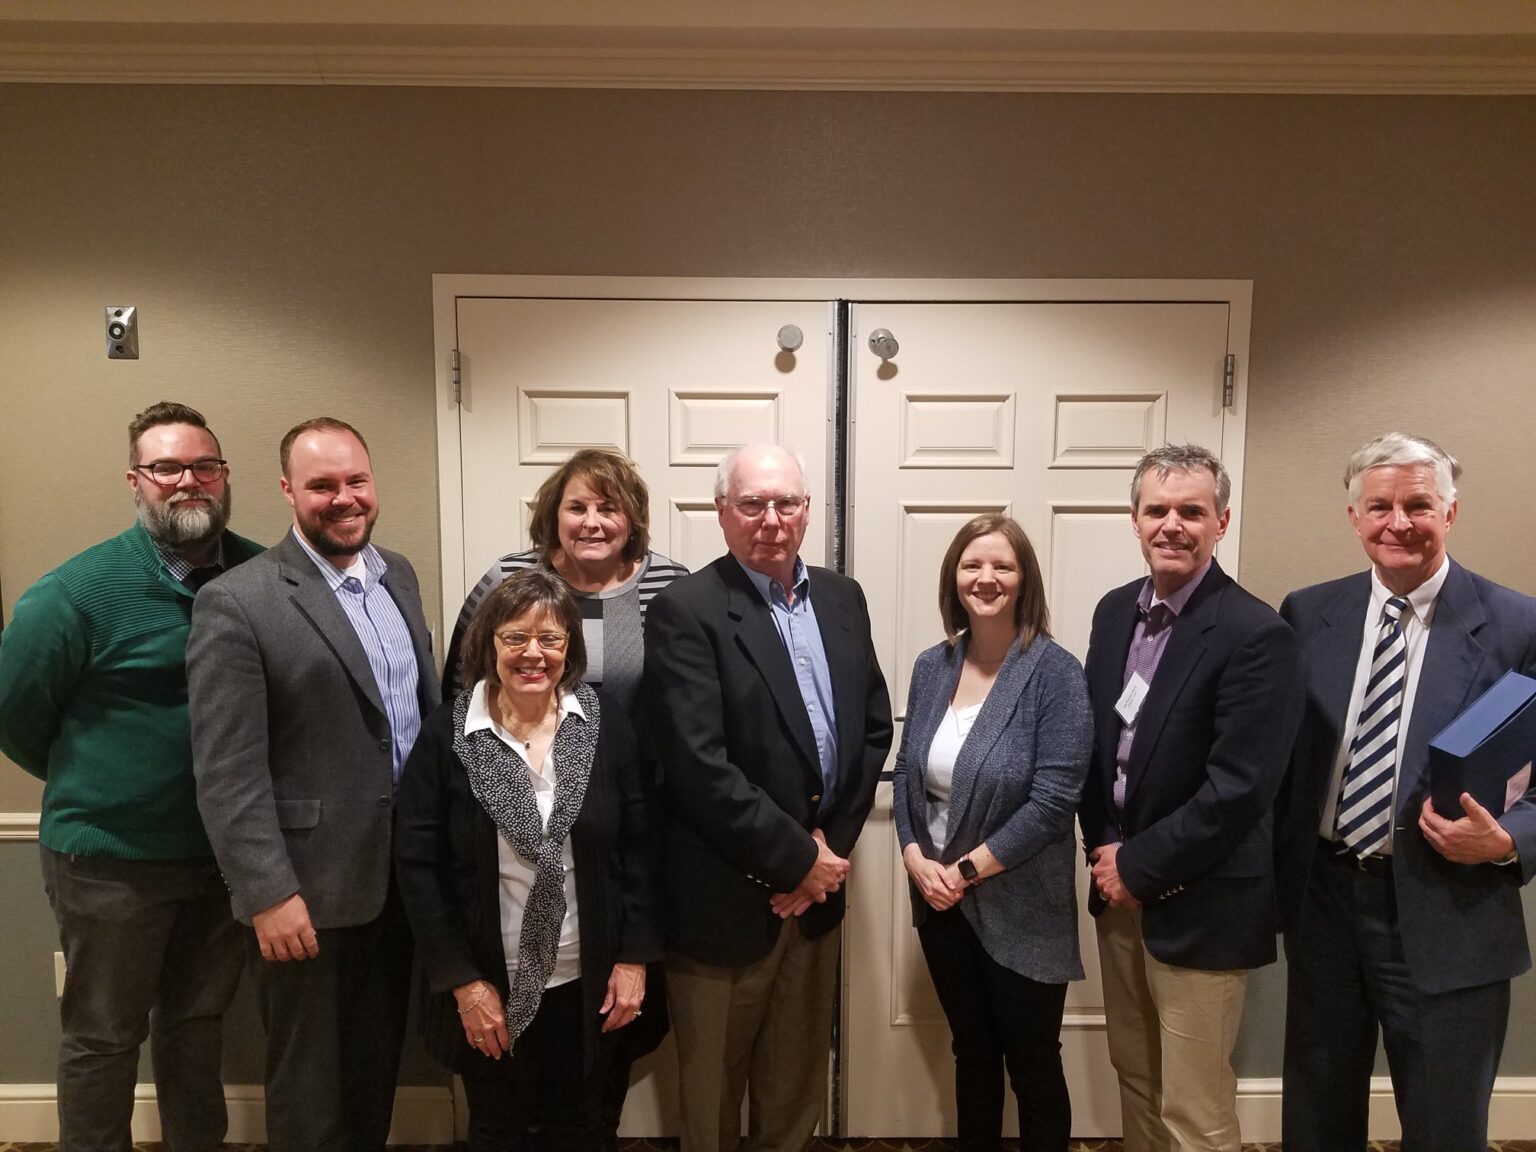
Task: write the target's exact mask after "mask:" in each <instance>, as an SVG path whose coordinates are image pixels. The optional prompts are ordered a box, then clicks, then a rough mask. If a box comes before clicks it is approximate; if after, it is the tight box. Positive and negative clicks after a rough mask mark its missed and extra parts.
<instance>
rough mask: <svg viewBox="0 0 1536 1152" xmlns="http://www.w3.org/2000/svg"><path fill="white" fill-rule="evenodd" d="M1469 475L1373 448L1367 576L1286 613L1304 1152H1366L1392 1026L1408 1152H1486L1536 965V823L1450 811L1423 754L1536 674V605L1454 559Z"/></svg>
mask: <svg viewBox="0 0 1536 1152" xmlns="http://www.w3.org/2000/svg"><path fill="white" fill-rule="evenodd" d="M1459 474H1460V467H1459V466H1458V465H1457V463H1456V461H1455V460H1453V459H1452V458H1451V457H1450V456H1449V455H1448V454H1447V453H1446V452H1445V451H1444V450H1443V449H1441V448H1440V447H1439V446H1438V445H1437V444H1434V443H1432V442H1431V441H1428V440H1424V439H1421V438H1420V437H1417V436H1409V435H1405V434H1403V433H1398V432H1393V433H1388V434H1387V435H1384V436H1379V437H1377V438H1376V439H1374V440H1371V441H1370V442H1369V443H1367V444H1365V445H1363V446H1362V447H1361V448H1359V449H1358V450H1357V451H1356V452H1355V453H1354V455H1353V456H1352V457H1350V461H1349V466H1348V469H1347V470H1346V472H1345V477H1344V480H1345V485H1346V486H1347V488H1348V490H1349V519H1350V523H1351V524H1352V525H1353V526H1354V529H1355V532H1356V533H1357V534H1358V535H1359V537H1360V542H1361V544H1362V545H1363V546H1364V548H1365V554H1366V556H1367V557H1368V558H1369V559H1370V561H1371V568H1370V571H1368V572H1360V573H1357V574H1356V575H1354V576H1347V577H1345V578H1344V579H1342V580H1333V581H1330V582H1329V583H1326V584H1318V585H1316V586H1314V587H1311V588H1304V589H1302V590H1301V591H1299V592H1294V593H1292V594H1291V595H1290V596H1288V597H1287V598H1286V600H1285V603H1284V604H1283V605H1282V606H1281V615H1282V616H1284V617H1285V619H1286V620H1287V621H1289V623H1290V624H1291V626H1292V627H1293V628H1294V629H1295V631H1296V635H1297V637H1298V639H1299V640H1300V641H1301V647H1302V661H1303V667H1304V670H1305V675H1306V686H1307V707H1306V717H1305V720H1304V722H1303V726H1302V731H1301V735H1300V737H1299V738H1298V739H1297V742H1296V749H1295V753H1294V755H1293V758H1292V767H1291V789H1292V801H1293V807H1292V816H1291V819H1290V820H1289V822H1288V823H1289V834H1288V837H1287V839H1288V844H1287V849H1286V851H1285V852H1284V853H1283V859H1282V864H1283V866H1284V875H1285V883H1284V886H1283V889H1284V890H1283V896H1284V900H1283V914H1284V919H1285V923H1286V926H1287V927H1286V935H1285V951H1286V959H1287V961H1288V965H1289V967H1288V973H1287V979H1288V996H1287V1003H1286V1040H1285V1100H1284V1106H1283V1110H1282V1113H1283V1114H1282V1123H1283V1129H1284V1137H1285V1146H1286V1148H1287V1149H1291V1150H1294V1152H1347V1150H1348V1149H1363V1148H1364V1147H1365V1145H1366V1106H1367V1103H1368V1098H1369V1094H1370V1077H1371V1066H1372V1063H1373V1060H1374V1058H1375V1054H1376V1037H1377V1030H1378V1028H1379V1029H1380V1031H1381V1033H1382V1034H1383V1036H1384V1039H1385V1043H1386V1051H1387V1063H1388V1066H1389V1067H1390V1069H1391V1074H1392V1086H1393V1092H1394V1095H1395V1096H1396V1099H1397V1110H1398V1116H1399V1117H1400V1119H1401V1121H1402V1128H1403V1147H1404V1149H1405V1150H1406V1152H1424V1150H1428V1152H1462V1150H1468V1152H1470V1150H1472V1149H1477V1150H1478V1152H1482V1150H1483V1149H1485V1148H1487V1146H1488V1101H1489V1097H1490V1095H1491V1094H1492V1090H1493V1078H1494V1074H1495V1072H1496V1071H1497V1069H1498V1063H1499V1054H1500V1051H1501V1050H1502V1048H1503V1043H1504V1031H1505V1027H1506V1024H1507V1021H1508V1017H1509V981H1510V978H1511V977H1513V976H1516V975H1518V974H1519V973H1521V972H1524V971H1525V970H1526V969H1527V968H1529V967H1530V966H1531V959H1530V950H1529V948H1528V946H1527V944H1526V936H1525V922H1524V919H1523V916H1522V913H1521V907H1520V886H1521V885H1522V884H1524V883H1525V882H1526V881H1528V880H1529V879H1530V878H1531V874H1532V871H1533V869H1536V804H1533V803H1532V793H1530V792H1527V793H1526V794H1525V795H1524V796H1522V797H1518V798H1516V800H1515V802H1514V803H1513V804H1512V805H1511V806H1510V807H1509V808H1508V810H1507V811H1505V812H1504V814H1503V815H1501V816H1500V817H1498V818H1497V819H1495V818H1494V817H1493V816H1492V815H1491V814H1490V813H1489V812H1488V811H1487V810H1486V809H1484V808H1482V807H1480V806H1479V805H1478V804H1477V803H1476V802H1475V801H1474V800H1473V799H1472V798H1471V797H1470V796H1466V795H1464V796H1462V797H1461V806H1462V811H1456V812H1437V811H1436V810H1435V809H1434V806H1433V805H1432V804H1431V803H1430V800H1429V798H1428V796H1429V742H1430V741H1431V740H1432V739H1433V738H1434V737H1435V735H1436V734H1437V733H1438V732H1439V731H1440V730H1441V729H1442V728H1444V727H1445V726H1446V724H1448V723H1449V722H1450V721H1451V720H1453V719H1454V718H1455V717H1456V716H1457V714H1458V713H1460V712H1461V711H1462V710H1463V709H1464V708H1466V707H1467V705H1469V704H1471V703H1472V702H1473V701H1474V700H1476V699H1477V697H1478V696H1479V695H1481V694H1482V693H1483V692H1484V691H1485V690H1486V689H1487V688H1488V687H1490V686H1491V685H1492V684H1493V683H1494V681H1496V680H1497V679H1499V677H1501V676H1502V675H1503V674H1504V673H1505V672H1507V671H1508V670H1510V669H1512V668H1513V669H1518V670H1520V671H1522V672H1525V673H1527V674H1529V673H1531V672H1533V671H1536V600H1533V599H1531V598H1530V597H1528V596H1523V595H1521V594H1520V593H1518V592H1514V591H1511V590H1510V589H1508V588H1504V587H1501V586H1499V585H1498V584H1495V583H1493V582H1492V581H1490V580H1485V579H1483V578H1482V577H1481V576H1478V575H1476V574H1474V573H1472V572H1469V571H1467V570H1466V569H1465V568H1463V567H1461V565H1459V564H1457V563H1456V562H1455V561H1454V560H1452V559H1451V558H1450V556H1449V555H1448V554H1447V553H1446V538H1447V537H1448V536H1449V534H1450V531H1451V526H1452V525H1453V524H1454V523H1455V522H1456V507H1457V506H1456V479H1457V477H1458V475H1459Z"/></svg>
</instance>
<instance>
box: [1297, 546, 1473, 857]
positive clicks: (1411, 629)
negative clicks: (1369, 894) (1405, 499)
mask: <svg viewBox="0 0 1536 1152" xmlns="http://www.w3.org/2000/svg"><path fill="white" fill-rule="evenodd" d="M1450 571H1451V560H1450V557H1449V556H1447V557H1445V558H1443V559H1442V560H1441V561H1440V567H1439V568H1438V569H1437V570H1436V572H1435V574H1434V575H1433V576H1431V577H1430V578H1429V579H1428V580H1426V581H1424V583H1422V584H1420V585H1419V586H1418V587H1417V588H1415V589H1414V590H1413V591H1412V592H1410V593H1408V595H1407V596H1405V597H1404V599H1405V600H1407V601H1408V608H1407V610H1406V611H1405V612H1404V613H1403V642H1404V644H1405V645H1406V646H1407V655H1406V659H1405V661H1404V666H1403V710H1402V719H1401V720H1400V721H1399V723H1398V729H1397V748H1396V750H1395V751H1394V752H1393V763H1392V812H1393V823H1392V825H1391V827H1389V828H1388V831H1387V843H1386V845H1385V847H1383V848H1382V849H1381V850H1380V854H1381V855H1383V856H1386V855H1390V854H1391V852H1392V836H1393V835H1394V834H1395V833H1396V831H1397V824H1396V821H1397V779H1398V774H1399V772H1400V771H1401V770H1402V764H1403V741H1404V740H1405V739H1406V738H1407V736H1408V724H1409V721H1410V720H1412V718H1413V698H1414V696H1415V694H1417V692H1418V688H1419V672H1420V670H1421V669H1422V668H1423V667H1424V650H1425V648H1427V647H1428V646H1429V630H1430V628H1431V627H1433V626H1434V620H1435V601H1436V600H1437V599H1438V598H1439V596H1440V589H1441V588H1442V587H1444V586H1445V578H1446V576H1447V575H1448V574H1449V573H1450ZM1395 595H1396V593H1394V592H1392V591H1390V590H1389V589H1388V588H1387V586H1386V585H1385V584H1383V583H1382V582H1381V577H1380V576H1378V575H1377V574H1376V570H1375V569H1374V568H1372V569H1371V602H1370V604H1369V605H1368V606H1367V608H1366V610H1365V626H1364V628H1363V630H1362V632H1361V639H1360V658H1359V660H1357V661H1356V662H1355V686H1354V688H1353V689H1352V690H1351V691H1350V693H1349V711H1347V712H1346V713H1345V714H1344V715H1345V727H1344V739H1343V740H1341V741H1340V742H1339V749H1338V753H1337V754H1336V755H1335V756H1334V760H1333V776H1332V782H1331V784H1330V785H1329V788H1328V798H1327V803H1326V804H1325V805H1324V806H1323V820H1322V823H1321V824H1319V825H1318V829H1317V830H1318V833H1319V834H1320V835H1321V836H1322V837H1323V838H1324V839H1327V840H1338V838H1339V830H1338V828H1337V827H1336V826H1335V825H1336V823H1337V820H1338V810H1339V789H1340V788H1341V787H1342V786H1343V783H1344V771H1345V769H1347V768H1348V767H1349V746H1350V745H1351V744H1353V743H1354V742H1355V727H1356V725H1357V723H1358V721H1359V719H1360V705H1361V703H1362V702H1363V701H1364V700H1365V686H1366V684H1367V683H1368V682H1369V681H1370V678H1371V657H1372V655H1373V654H1374V653H1375V651H1376V642H1377V640H1378V639H1380V637H1381V620H1382V611H1383V609H1384V608H1385V606H1386V603H1387V601H1388V600H1390V599H1391V598H1392V597H1393V596H1395Z"/></svg>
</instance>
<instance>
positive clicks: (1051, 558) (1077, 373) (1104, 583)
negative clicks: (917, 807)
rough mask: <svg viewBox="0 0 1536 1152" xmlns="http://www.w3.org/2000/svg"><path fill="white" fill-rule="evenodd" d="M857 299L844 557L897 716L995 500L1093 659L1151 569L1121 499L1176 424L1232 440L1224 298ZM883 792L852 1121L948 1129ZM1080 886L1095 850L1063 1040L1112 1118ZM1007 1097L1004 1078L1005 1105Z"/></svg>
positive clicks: (949, 1074)
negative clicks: (878, 339) (964, 553)
mask: <svg viewBox="0 0 1536 1152" xmlns="http://www.w3.org/2000/svg"><path fill="white" fill-rule="evenodd" d="M852 312H853V327H854V331H853V333H852V336H851V338H852V343H853V347H854V348H855V349H856V350H857V354H856V358H855V363H854V368H853V385H852V387H853V421H854V427H853V434H852V437H851V443H852V445H853V459H852V471H851V474H852V499H851V504H852V508H851V512H850V538H849V548H848V556H849V560H850V566H849V571H850V574H851V575H853V576H854V577H855V578H856V579H858V580H859V581H860V583H861V584H863V586H864V590H865V592H866V594H867V596H868V599H869V605H870V614H871V617H872V620H873V624H874V635H875V645H876V649H877V651H878V654H879V657H880V665H881V667H882V668H884V669H885V670H886V672H887V675H888V677H889V679H890V682H891V692H892V696H893V699H894V703H895V707H896V713H897V717H898V719H900V718H901V717H902V716H903V715H904V714H905V711H906V704H907V678H908V676H909V675H910V672H911V668H912V664H913V661H914V660H915V659H916V657H917V654H918V653H919V652H921V651H922V650H923V649H924V648H926V647H928V646H930V645H932V644H934V643H937V642H938V641H939V640H941V639H942V638H943V630H942V627H941V626H940V623H939V617H938V607H937V592H938V586H937V578H938V571H939V566H940V563H941V561H942V559H943V556H944V553H945V551H946V550H947V548H948V546H949V541H950V539H951V538H952V537H953V536H954V533H955V531H956V530H957V529H958V528H959V527H960V525H962V524H964V523H965V522H966V521H967V520H969V519H970V518H971V517H972V516H974V515H977V514H978V513H981V512H993V511H998V510H1005V511H1008V512H1010V513H1011V514H1012V515H1013V516H1014V518H1015V519H1017V520H1018V521H1019V523H1020V524H1021V525H1023V527H1024V530H1025V531H1026V532H1027V533H1028V534H1029V537H1030V540H1031V541H1032V542H1033V544H1034V546H1035V549H1036V551H1037V552H1038V554H1039V558H1040V564H1041V568H1042V570H1043V571H1044V573H1045V578H1046V592H1047V595H1048V597H1049V601H1050V606H1051V621H1052V630H1053V633H1054V635H1055V636H1056V638H1057V639H1058V641H1059V642H1060V643H1061V644H1062V645H1063V646H1064V647H1066V648H1067V649H1069V650H1070V651H1072V652H1073V653H1074V654H1075V655H1076V656H1077V657H1078V658H1079V659H1082V658H1083V656H1084V655H1085V654H1086V650H1087V644H1088V630H1089V624H1090V622H1091V619H1092V613H1093V608H1094V606H1095V605H1096V604H1097V603H1098V600H1099V597H1100V596H1102V595H1103V593H1104V592H1105V591H1107V590H1108V589H1110V588H1111V587H1114V586H1115V585H1117V584H1120V583H1124V582H1125V581H1127V580H1131V579H1134V578H1135V577H1136V576H1138V575H1140V574H1141V573H1142V572H1143V571H1144V569H1143V566H1142V561H1141V556H1140V552H1139V550H1138V548H1137V546H1136V544H1135V541H1134V538H1133V536H1132V533H1131V524H1130V520H1129V510H1128V505H1129V494H1128V488H1129V482H1130V475H1131V468H1132V467H1133V466H1134V464H1135V462H1136V461H1137V459H1139V458H1140V457H1141V455H1142V454H1143V453H1144V452H1146V451H1147V450H1148V449H1150V448H1154V447H1157V446H1159V445H1161V444H1163V443H1165V442H1167V441H1185V440H1188V441H1193V442H1196V443H1201V444H1204V445H1206V446H1207V447H1210V448H1212V449H1213V450H1215V451H1217V452H1219V451H1220V450H1221V445H1222V432H1223V412H1222V408H1221V379H1222V367H1223V359H1224V357H1225V355H1226V352H1227V328H1228V307H1227V305H1226V304H1220V303H1218V304H1210V303H1205V304H1142V303H1134V304H1113V303H1105V304H1095V303H1071V304H1065V303H1062V304H1058V303H1041V304H860V305H857V306H855V307H854V308H853V310H852ZM878 328H885V329H888V330H889V331H890V332H891V333H892V335H894V336H895V338H896V340H897V341H898V343H899V345H900V351H899V352H898V354H897V356H896V358H895V359H893V360H890V361H881V360H880V359H879V358H878V357H876V356H875V355H874V354H873V353H872V352H871V351H870V350H869V349H868V347H867V345H866V341H867V340H868V335H869V333H870V332H872V331H874V330H875V329H878ZM893 561H894V562H893ZM890 792H891V789H890V785H889V784H882V785H881V787H880V792H879V795H878V798H877V800H876V808H875V812H874V814H873V815H872V816H871V818H870V823H869V824H868V826H866V828H865V831H864V835H863V836H862V838H861V839H860V841H859V846H858V848H857V850H856V853H855V867H854V871H853V877H852V880H851V882H850V888H849V922H848V930H847V932H846V934H845V941H844V971H845V974H846V981H845V992H844V1002H845V1005H846V1009H845V1011H846V1024H847V1030H846V1036H847V1040H846V1049H845V1059H844V1063H843V1096H844V1099H845V1101H846V1106H847V1134H848V1135H851V1136H932V1135H935V1134H940V1133H942V1134H946V1135H953V1133H954V1119H953V1118H954V1093H953V1058H952V1057H951V1055H950V1051H949V1032H948V1027H947V1025H946V1024H945V1021H944V1017H943V1013H942V1012H941V1011H940V1009H939V1005H938V1001H937V998H936V997H935V996H934V993H933V988H932V984H931V982H930V980H929V977H928V972H927V968H926V965H925V964H924V961H923V958H922V953H921V950H920V949H919V947H918V944H917V936H916V933H915V932H914V931H913V930H912V928H911V911H910V907H909V904H908V900H907V883H906V873H905V870H904V869H903V868H902V866H901V863H900V860H899V857H898V853H897V850H896V838H895V829H894V825H893V824H892V821H891V815H890V803H891V795H890ZM1086 889H1087V873H1086V870H1083V871H1080V872H1079V907H1080V909H1083V913H1082V915H1081V917H1080V923H1079V935H1080V941H1081V946H1082V952H1083V963H1084V967H1085V968H1086V969H1087V974H1088V978H1087V979H1086V980H1084V981H1080V982H1077V983H1074V984H1073V985H1071V987H1070V988H1069V990H1068V995H1067V1019H1066V1025H1065V1027H1064V1029H1063V1034H1062V1045H1063V1058H1064V1060H1065V1062H1066V1065H1067V1071H1068V1083H1069V1086H1070V1088H1071V1091H1072V1104H1073V1129H1074V1131H1075V1132H1078V1133H1082V1134H1086V1135H1111V1134H1113V1133H1116V1132H1119V1130H1120V1122H1119V1104H1118V1097H1117V1092H1116V1087H1115V1078H1114V1073H1113V1070H1112V1069H1111V1067H1110V1065H1109V1059H1108V1053H1107V1050H1106V1047H1105V1043H1104V1034H1103V1002H1102V997H1101V993H1100V989H1099V973H1098V952H1097V947H1096V945H1095V943H1094V939H1093V928H1092V924H1091V922H1090V919H1089V917H1088V916H1087V914H1086ZM1012 1109H1013V1103H1012V1100H1011V1097H1010V1102H1009V1110H1010V1111H1009V1123H1010V1125H1013V1124H1014V1123H1015V1118H1014V1115H1013V1111H1012ZM1010 1130H1011V1131H1016V1128H1011V1129H1010Z"/></svg>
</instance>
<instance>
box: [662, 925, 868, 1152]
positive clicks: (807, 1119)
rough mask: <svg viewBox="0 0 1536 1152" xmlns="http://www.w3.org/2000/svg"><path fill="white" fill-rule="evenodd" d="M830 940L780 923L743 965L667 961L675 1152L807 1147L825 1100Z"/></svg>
mask: <svg viewBox="0 0 1536 1152" xmlns="http://www.w3.org/2000/svg"><path fill="white" fill-rule="evenodd" d="M838 937H839V933H838V932H828V933H827V934H826V935H824V936H821V937H818V938H817V939H815V940H807V939H805V937H804V936H803V935H801V932H800V924H799V922H798V921H796V920H789V921H786V922H785V924H784V926H783V929H782V930H781V931H780V933H779V939H778V941H777V943H775V944H774V947H773V951H771V952H770V953H769V954H768V955H767V956H765V957H764V958H763V959H761V960H759V961H757V963H755V964H749V965H748V966H747V967H745V968H717V967H715V966H714V965H711V964H700V963H697V962H695V961H693V960H688V959H685V958H683V957H680V956H670V957H668V958H667V995H668V1004H669V1007H670V1010H671V1013H672V1035H673V1036H674V1037H675V1038H676V1040H677V1060H678V1073H679V1077H678V1079H679V1096H680V1103H681V1112H682V1117H681V1124H682V1152H737V1150H738V1149H740V1150H741V1152H802V1150H803V1149H804V1148H805V1146H806V1144H807V1143H809V1141H810V1139H811V1136H812V1134H814V1132H815V1131H816V1123H817V1121H818V1120H820V1119H821V1114H822V1108H823V1105H824V1103H825V1099H826V1090H827V1057H828V1053H829V1050H830V1047H831V1043H832V1003H833V993H834V990H835V984H836V980H837V958H838ZM744 1093H745V1094H747V1096H748V1114H747V1115H748V1118H747V1136H746V1139H745V1140H743V1139H742V1137H741V1135H740V1133H741V1100H742V1096H743V1094H744Z"/></svg>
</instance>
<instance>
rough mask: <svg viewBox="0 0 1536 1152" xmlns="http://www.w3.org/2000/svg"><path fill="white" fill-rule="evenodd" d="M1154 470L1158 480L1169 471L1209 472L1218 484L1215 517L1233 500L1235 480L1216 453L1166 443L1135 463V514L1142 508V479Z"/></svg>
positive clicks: (1189, 445) (1194, 447)
mask: <svg viewBox="0 0 1536 1152" xmlns="http://www.w3.org/2000/svg"><path fill="white" fill-rule="evenodd" d="M1153 470H1156V472H1157V478H1158V479H1159V480H1161V479H1163V478H1164V477H1165V476H1167V475H1168V473H1170V472H1199V471H1202V470H1204V471H1206V472H1209V473H1210V474H1211V479H1212V480H1214V481H1215V482H1216V515H1218V516H1220V515H1221V514H1222V513H1223V512H1225V511H1226V510H1227V501H1228V500H1230V499H1231V498H1232V477H1230V476H1228V475H1227V470H1226V468H1224V467H1223V466H1222V463H1221V461H1220V460H1218V459H1217V458H1216V453H1214V452H1212V451H1211V450H1210V449H1209V448H1202V447H1200V445H1198V444H1164V445H1163V446H1162V447H1161V448H1154V449H1152V451H1150V452H1148V453H1147V454H1146V455H1145V456H1143V457H1142V458H1141V459H1140V460H1138V461H1137V462H1136V471H1135V473H1134V474H1132V476H1131V511H1132V512H1134V511H1136V509H1137V508H1139V507H1140V506H1141V481H1142V477H1144V476H1145V475H1146V474H1147V473H1148V472H1151V471H1153Z"/></svg>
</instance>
